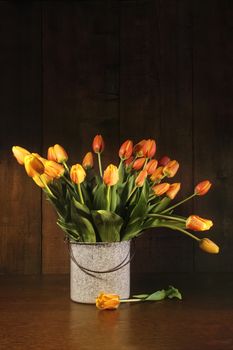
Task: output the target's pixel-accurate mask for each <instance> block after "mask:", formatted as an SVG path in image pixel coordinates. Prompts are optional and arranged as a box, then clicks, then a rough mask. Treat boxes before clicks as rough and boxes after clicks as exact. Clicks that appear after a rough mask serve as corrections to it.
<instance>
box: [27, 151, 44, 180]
mask: <svg viewBox="0 0 233 350" xmlns="http://www.w3.org/2000/svg"><path fill="white" fill-rule="evenodd" d="M24 166H25V170H26V172H27V174H28V176H30V177H34V176H36V175H41V174H43V173H44V165H43V163H42V162H41V161H40V160H39V159H38V158H37V157H35V156H33V155H32V154H29V155H27V156H26V157H25V158H24Z"/></svg>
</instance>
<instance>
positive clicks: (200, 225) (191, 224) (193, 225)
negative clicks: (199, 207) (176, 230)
mask: <svg viewBox="0 0 233 350" xmlns="http://www.w3.org/2000/svg"><path fill="white" fill-rule="evenodd" d="M212 226H213V222H212V221H211V220H207V219H203V218H201V217H200V216H197V215H190V216H189V217H188V218H187V220H186V228H188V229H190V230H193V231H206V230H209V229H210V228H211V227H212Z"/></svg>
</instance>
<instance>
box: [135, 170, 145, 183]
mask: <svg viewBox="0 0 233 350" xmlns="http://www.w3.org/2000/svg"><path fill="white" fill-rule="evenodd" d="M146 178H147V171H146V170H142V171H140V173H139V174H138V176H137V177H136V180H135V185H136V186H137V187H142V186H143V185H144V182H145V181H146Z"/></svg>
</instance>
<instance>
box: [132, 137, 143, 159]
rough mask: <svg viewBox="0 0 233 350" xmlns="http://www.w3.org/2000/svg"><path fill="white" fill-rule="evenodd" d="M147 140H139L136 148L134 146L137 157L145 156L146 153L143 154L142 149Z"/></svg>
mask: <svg viewBox="0 0 233 350" xmlns="http://www.w3.org/2000/svg"><path fill="white" fill-rule="evenodd" d="M145 142H146V140H141V141H140V142H138V143H137V144H136V145H135V146H134V148H133V154H134V155H135V156H137V157H143V156H144V154H143V151H142V148H143V146H144V144H145Z"/></svg>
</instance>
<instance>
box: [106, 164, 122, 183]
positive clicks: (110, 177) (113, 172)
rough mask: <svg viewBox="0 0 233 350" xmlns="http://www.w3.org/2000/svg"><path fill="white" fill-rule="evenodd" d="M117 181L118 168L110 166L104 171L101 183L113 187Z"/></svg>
mask: <svg viewBox="0 0 233 350" xmlns="http://www.w3.org/2000/svg"><path fill="white" fill-rule="evenodd" d="M118 180H119V174H118V168H117V167H116V166H115V165H113V164H110V165H109V166H108V167H107V168H106V169H105V171H104V176H103V181H104V183H105V185H107V186H114V185H115V184H116V183H117V182H118Z"/></svg>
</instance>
